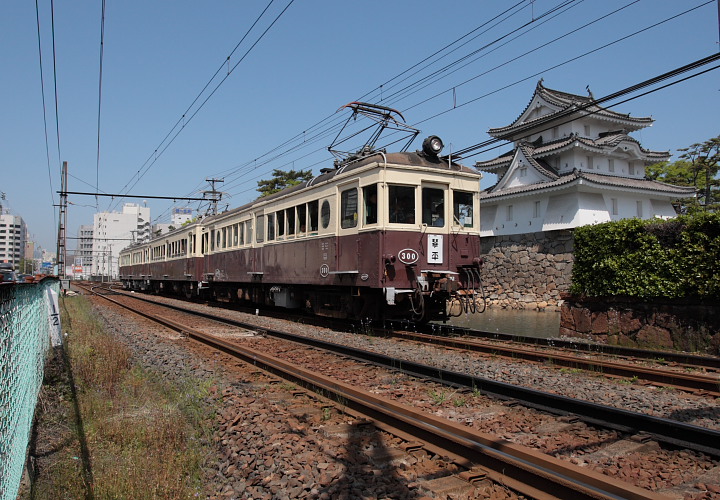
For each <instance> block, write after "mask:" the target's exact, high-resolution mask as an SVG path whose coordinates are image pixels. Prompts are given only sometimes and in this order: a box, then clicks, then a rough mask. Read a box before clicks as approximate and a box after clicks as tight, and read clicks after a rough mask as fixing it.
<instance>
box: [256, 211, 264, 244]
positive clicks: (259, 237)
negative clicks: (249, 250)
mask: <svg viewBox="0 0 720 500" xmlns="http://www.w3.org/2000/svg"><path fill="white" fill-rule="evenodd" d="M255 241H256V242H258V243H262V242H263V241H265V216H264V215H258V216H257V224H256V225H255Z"/></svg>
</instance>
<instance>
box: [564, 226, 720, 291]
mask: <svg viewBox="0 0 720 500" xmlns="http://www.w3.org/2000/svg"><path fill="white" fill-rule="evenodd" d="M572 281H573V282H572V285H571V288H570V292H571V293H572V294H574V295H585V296H591V297H607V296H629V297H637V298H640V299H646V300H647V299H653V298H671V299H672V298H712V299H718V298H720V214H717V213H715V214H710V213H699V214H696V215H691V216H690V215H688V216H681V217H678V218H676V219H671V220H668V221H662V220H659V219H655V220H640V219H625V220H621V221H617V222H607V223H604V224H597V225H594V226H583V227H579V228H577V229H576V230H575V262H574V264H573V277H572Z"/></svg>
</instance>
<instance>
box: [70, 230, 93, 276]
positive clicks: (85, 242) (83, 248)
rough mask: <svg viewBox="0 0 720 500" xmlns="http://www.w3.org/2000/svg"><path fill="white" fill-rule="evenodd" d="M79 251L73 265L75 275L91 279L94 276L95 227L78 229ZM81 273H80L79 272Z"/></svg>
mask: <svg viewBox="0 0 720 500" xmlns="http://www.w3.org/2000/svg"><path fill="white" fill-rule="evenodd" d="M77 237H78V239H77V242H78V244H77V251H76V252H75V262H74V263H73V274H74V275H75V277H76V278H77V277H78V275H80V276H82V277H83V278H89V277H90V275H91V274H92V263H93V226H91V225H90V224H84V225H82V226H80V228H79V229H78V235H77ZM78 271H80V272H78Z"/></svg>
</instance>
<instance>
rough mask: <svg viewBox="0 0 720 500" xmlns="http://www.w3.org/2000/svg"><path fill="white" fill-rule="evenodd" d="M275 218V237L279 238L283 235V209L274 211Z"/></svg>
mask: <svg viewBox="0 0 720 500" xmlns="http://www.w3.org/2000/svg"><path fill="white" fill-rule="evenodd" d="M275 219H276V221H277V237H278V239H279V240H280V239H282V237H283V236H285V210H280V211H279V212H275Z"/></svg>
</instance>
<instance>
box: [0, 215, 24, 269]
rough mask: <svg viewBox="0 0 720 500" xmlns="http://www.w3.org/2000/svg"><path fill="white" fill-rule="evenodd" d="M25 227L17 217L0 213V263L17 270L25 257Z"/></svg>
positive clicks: (20, 218)
mask: <svg viewBox="0 0 720 500" xmlns="http://www.w3.org/2000/svg"><path fill="white" fill-rule="evenodd" d="M27 232H28V231H27V225H26V224H25V222H24V221H23V219H22V217H20V216H19V215H11V214H3V213H0V262H7V263H10V264H13V266H14V267H15V269H19V267H18V266H19V265H20V260H21V259H23V258H24V257H25V243H26V240H27Z"/></svg>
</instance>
